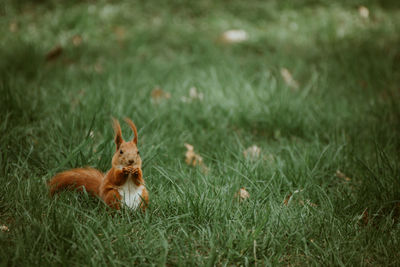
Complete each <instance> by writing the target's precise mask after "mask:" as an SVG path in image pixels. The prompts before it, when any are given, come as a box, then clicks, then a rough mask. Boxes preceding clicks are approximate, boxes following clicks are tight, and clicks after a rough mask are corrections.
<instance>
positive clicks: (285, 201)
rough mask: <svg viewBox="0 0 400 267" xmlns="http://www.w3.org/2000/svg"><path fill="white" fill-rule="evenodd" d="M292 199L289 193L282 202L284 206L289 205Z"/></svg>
mask: <svg viewBox="0 0 400 267" xmlns="http://www.w3.org/2000/svg"><path fill="white" fill-rule="evenodd" d="M291 199H292V193H289V195H288V196H287V197H285V199H284V200H283V204H284V205H285V206H287V205H289V201H290V200H291Z"/></svg>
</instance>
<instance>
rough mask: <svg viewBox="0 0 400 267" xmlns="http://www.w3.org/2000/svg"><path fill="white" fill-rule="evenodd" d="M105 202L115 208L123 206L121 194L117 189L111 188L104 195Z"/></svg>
mask: <svg viewBox="0 0 400 267" xmlns="http://www.w3.org/2000/svg"><path fill="white" fill-rule="evenodd" d="M103 200H104V202H105V203H106V204H107V205H108V206H109V207H110V208H113V209H116V210H119V209H120V208H121V195H120V194H119V192H118V190H117V189H110V190H108V191H107V193H105V194H104V196H103Z"/></svg>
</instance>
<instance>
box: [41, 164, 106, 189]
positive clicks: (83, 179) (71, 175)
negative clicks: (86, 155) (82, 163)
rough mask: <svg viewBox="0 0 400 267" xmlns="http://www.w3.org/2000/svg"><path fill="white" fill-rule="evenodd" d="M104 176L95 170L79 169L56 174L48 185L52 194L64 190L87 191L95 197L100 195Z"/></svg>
mask: <svg viewBox="0 0 400 267" xmlns="http://www.w3.org/2000/svg"><path fill="white" fill-rule="evenodd" d="M102 179H103V174H102V173H101V172H99V171H98V170H96V169H93V168H78V169H72V170H68V171H65V172H61V173H58V174H56V175H55V176H54V177H53V178H52V179H51V180H50V181H49V183H48V185H49V187H50V194H51V195H54V194H55V193H56V192H58V191H60V190H63V189H75V190H79V191H83V188H85V190H86V191H87V192H88V193H90V194H93V195H97V196H98V195H99V192H100V184H101V181H102Z"/></svg>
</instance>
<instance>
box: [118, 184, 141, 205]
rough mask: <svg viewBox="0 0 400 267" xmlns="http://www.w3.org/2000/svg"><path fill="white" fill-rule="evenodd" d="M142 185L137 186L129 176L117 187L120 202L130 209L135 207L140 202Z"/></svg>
mask: <svg viewBox="0 0 400 267" xmlns="http://www.w3.org/2000/svg"><path fill="white" fill-rule="evenodd" d="M143 188H144V187H143V185H139V186H137V185H136V184H135V183H134V182H133V181H132V179H131V178H129V179H128V180H127V181H126V183H125V184H123V185H122V186H121V187H120V188H118V192H119V194H120V195H121V198H122V202H123V203H124V204H125V205H126V206H128V207H129V208H131V209H137V208H138V207H139V205H140V203H141V202H142V191H143Z"/></svg>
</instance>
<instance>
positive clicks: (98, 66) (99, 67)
mask: <svg viewBox="0 0 400 267" xmlns="http://www.w3.org/2000/svg"><path fill="white" fill-rule="evenodd" d="M94 70H95V71H96V72H97V73H103V72H104V68H103V65H102V64H101V63H100V62H96V64H94Z"/></svg>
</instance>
